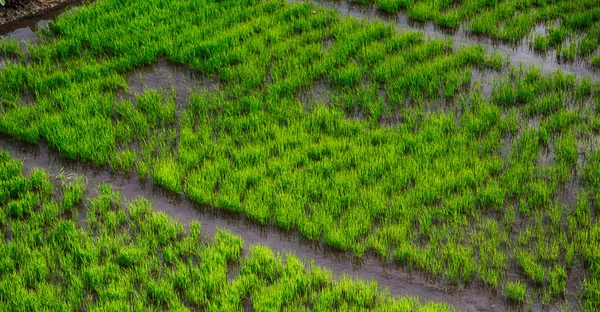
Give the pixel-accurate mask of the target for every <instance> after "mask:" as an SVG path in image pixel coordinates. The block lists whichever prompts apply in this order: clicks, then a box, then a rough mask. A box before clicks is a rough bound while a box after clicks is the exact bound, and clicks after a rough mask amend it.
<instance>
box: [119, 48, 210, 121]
mask: <svg viewBox="0 0 600 312" xmlns="http://www.w3.org/2000/svg"><path fill="white" fill-rule="evenodd" d="M127 84H128V85H129V89H128V90H127V91H128V92H127V93H128V96H130V97H132V96H134V95H136V94H140V93H142V92H144V91H146V90H149V89H152V90H161V91H163V92H166V93H167V94H170V95H172V96H173V97H174V100H175V102H176V103H177V107H178V110H180V109H182V108H184V107H185V106H187V105H188V104H189V99H190V96H191V94H193V93H199V92H204V91H206V92H212V91H215V90H217V89H219V88H220V83H219V81H218V80H217V79H212V78H208V77H204V76H203V75H201V74H200V73H198V72H197V71H194V70H191V69H190V68H189V66H185V65H179V64H175V63H173V62H169V61H167V60H164V59H161V60H158V61H157V62H155V63H154V64H153V65H150V66H146V67H142V68H139V69H136V70H133V71H131V72H129V73H128V74H127Z"/></svg>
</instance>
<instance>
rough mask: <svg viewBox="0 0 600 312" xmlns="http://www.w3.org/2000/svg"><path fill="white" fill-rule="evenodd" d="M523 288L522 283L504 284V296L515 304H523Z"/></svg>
mask: <svg viewBox="0 0 600 312" xmlns="http://www.w3.org/2000/svg"><path fill="white" fill-rule="evenodd" d="M525 288H526V287H525V284H523V283H522V282H509V283H506V289H505V290H506V296H507V297H508V299H510V300H512V301H514V302H516V303H523V301H524V300H525Z"/></svg>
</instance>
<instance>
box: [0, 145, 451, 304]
mask: <svg viewBox="0 0 600 312" xmlns="http://www.w3.org/2000/svg"><path fill="white" fill-rule="evenodd" d="M22 168H23V165H22V163H20V162H19V161H16V160H13V159H11V156H10V154H8V153H6V152H3V151H1V152H0V181H2V183H1V185H0V194H2V196H1V198H0V235H1V236H2V240H0V251H1V252H0V254H1V256H0V272H1V274H0V307H1V309H2V310H11V311H32V310H36V311H37V310H83V309H86V310H117V309H123V310H157V309H160V310H162V309H169V310H178V311H186V310H198V309H205V310H208V311H234V310H240V311H241V310H242V309H243V307H244V306H245V305H248V304H249V305H251V306H252V307H253V310H256V311H282V310H284V311H306V310H309V309H310V310H318V311H327V310H333V309H340V310H353V311H354V310H356V311H359V310H361V311H362V310H372V309H378V310H386V311H391V310H394V311H431V310H435V311H440V310H446V311H449V310H450V307H448V306H446V305H441V304H433V303H426V304H421V303H420V302H419V300H418V299H417V298H391V297H390V296H389V294H388V293H386V292H385V291H383V290H380V289H378V287H377V284H375V283H372V282H371V283H367V282H364V281H361V280H355V279H351V278H348V277H346V276H344V277H343V278H342V279H340V280H333V279H332V273H331V272H330V271H328V270H326V269H323V268H320V267H317V266H315V265H314V264H311V263H305V262H303V261H301V260H299V259H297V258H296V257H294V256H293V255H291V254H287V255H281V254H274V253H273V251H272V250H270V249H269V248H268V247H264V246H260V245H254V246H250V247H249V249H248V251H247V252H246V254H245V255H242V252H243V249H244V242H243V240H242V239H241V238H239V237H236V236H234V235H231V234H228V233H227V232H226V231H225V230H217V232H216V234H215V236H214V238H213V239H212V241H210V240H207V239H206V238H204V237H202V235H201V224H200V223H198V222H192V223H191V224H190V226H189V229H184V227H183V225H182V224H181V223H179V222H178V221H176V220H174V219H172V218H170V217H168V216H166V215H164V214H162V213H159V212H155V211H153V209H152V206H151V204H150V203H149V202H148V201H147V200H146V199H144V198H136V199H131V200H128V199H127V200H126V199H122V198H121V196H120V194H119V192H118V190H114V189H112V188H111V187H110V186H108V185H106V184H103V185H100V186H99V188H98V189H97V190H96V192H97V194H96V195H94V196H86V197H84V196H82V195H81V194H82V193H81V192H82V191H83V189H84V188H85V184H83V182H82V180H81V177H60V176H59V177H56V178H55V177H51V176H49V175H48V174H47V173H46V172H45V171H44V170H41V169H35V170H33V171H31V172H29V173H28V176H24V175H23V173H22V171H23V169H22ZM73 194H75V195H73ZM73 196H75V197H73ZM61 197H62V199H61V200H57V198H61ZM81 219H84V220H85V221H84V223H83V224H81V222H80V221H78V220H81ZM236 267H238V271H235V268H236Z"/></svg>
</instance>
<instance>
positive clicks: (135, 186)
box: [0, 0, 600, 311]
mask: <svg viewBox="0 0 600 312" xmlns="http://www.w3.org/2000/svg"><path fill="white" fill-rule="evenodd" d="M80 3H81V1H72V2H69V3H68V5H66V6H62V7H60V8H56V9H54V10H51V11H48V12H44V13H43V14H41V15H39V16H36V17H32V18H28V19H24V20H20V21H18V22H15V23H11V24H8V25H3V26H0V36H2V37H10V38H14V39H17V40H22V41H28V42H31V43H35V42H36V41H37V34H36V30H37V29H41V28H44V27H47V25H48V24H49V23H50V21H51V19H52V18H54V17H55V16H57V15H60V14H61V13H62V12H64V11H65V10H68V9H72V8H73V6H74V5H79V4H80ZM315 3H318V4H320V5H323V6H326V7H330V8H334V9H337V10H338V11H339V12H340V13H341V14H342V15H350V16H354V17H358V18H365V19H369V20H375V19H379V20H382V21H384V22H386V23H393V24H394V25H395V26H396V27H397V29H398V30H399V31H402V30H403V29H413V30H414V29H417V30H420V31H422V32H423V33H424V35H425V36H426V37H443V38H445V37H448V36H450V37H451V38H452V39H453V40H454V44H455V45H456V46H457V47H458V46H461V45H468V44H480V45H482V46H484V47H486V49H487V50H488V52H493V51H498V52H500V53H503V54H505V55H507V56H508V57H509V59H510V63H511V64H512V65H516V66H518V65H519V64H523V65H524V66H531V65H535V66H538V67H540V68H542V69H543V70H544V71H554V70H562V71H565V72H570V73H574V74H576V75H584V76H590V77H592V78H594V79H595V80H597V79H600V73H599V72H597V71H594V70H593V69H592V68H591V67H589V66H587V65H585V64H584V63H583V62H575V63H564V64H563V63H559V62H557V60H556V59H555V58H554V57H544V56H541V55H538V54H536V53H535V52H534V51H532V50H531V49H530V48H529V46H528V44H527V41H526V39H523V40H522V41H521V43H520V44H519V45H516V46H512V45H508V44H504V43H495V42H491V41H490V40H489V39H483V38H479V37H473V36H470V35H469V34H468V32H467V31H466V30H465V29H464V27H462V26H461V27H460V28H459V29H458V30H456V31H453V32H452V33H448V31H447V30H443V29H440V28H438V27H436V26H434V25H433V24H432V23H414V22H412V21H410V20H409V19H408V18H407V16H406V15H404V14H394V15H390V14H386V13H383V12H381V11H379V10H378V9H377V8H375V6H356V5H353V4H350V3H348V2H345V1H331V0H324V1H323V0H319V1H315ZM22 47H24V48H25V47H26V46H25V45H22ZM0 62H1V61H0ZM1 67H2V65H1V64H0V68H1ZM141 75H143V80H140V79H139V77H140V76H141ZM193 75H194V73H192V72H191V71H190V70H189V69H187V68H181V67H177V68H176V67H174V66H173V65H172V64H170V63H169V62H165V61H161V62H159V63H157V64H155V65H153V66H151V67H149V68H144V69H140V70H139V71H135V73H133V74H132V75H130V77H129V78H130V79H129V85H130V86H131V87H132V88H131V89H132V90H131V91H133V92H136V91H138V92H139V91H141V89H143V88H161V89H166V88H174V89H175V91H176V94H177V99H176V100H177V102H178V103H179V102H187V99H188V97H187V96H186V94H189V92H190V90H191V89H196V87H199V86H204V87H206V86H207V83H208V84H209V86H208V87H209V89H211V87H218V82H216V81H213V82H202V83H201V84H198V81H197V80H195V79H194V77H191V76H193ZM180 97H181V98H180ZM0 149H2V150H6V151H8V152H10V153H11V154H12V155H13V157H15V158H18V159H20V160H22V161H23V162H24V167H25V169H26V170H31V169H32V168H35V167H38V168H43V169H46V170H47V171H48V172H49V173H59V172H62V173H66V174H77V175H81V176H84V177H85V179H86V181H87V183H88V192H90V191H95V187H96V186H97V185H98V184H100V183H108V184H110V185H111V186H112V187H115V188H117V189H118V190H120V192H121V195H122V196H123V197H124V198H126V199H133V198H135V197H139V196H143V197H146V198H148V199H149V200H150V201H152V202H153V203H154V208H155V209H156V210H158V211H162V212H164V213H167V214H169V215H170V216H172V217H174V218H177V219H178V220H180V221H181V222H182V223H183V224H184V225H187V224H189V223H190V222H191V221H193V220H198V221H200V222H201V223H202V231H203V235H206V236H208V237H212V236H213V235H214V234H215V231H216V228H221V229H226V230H228V231H229V232H231V233H232V234H235V235H238V236H240V237H242V238H243V239H244V242H245V243H246V245H249V244H263V245H267V246H269V247H270V248H272V249H273V250H274V251H276V252H281V253H287V252H290V253H293V254H295V255H296V256H297V257H299V258H304V259H306V260H309V261H310V260H314V262H315V264H316V265H318V266H322V267H325V268H327V269H329V270H330V271H332V272H333V273H334V276H336V277H340V276H342V274H346V275H348V276H352V277H359V278H362V279H364V280H371V281H375V282H377V283H378V284H379V286H380V287H381V288H387V289H389V291H390V293H391V295H393V296H418V297H419V298H420V299H421V300H428V301H435V302H446V303H448V304H450V305H451V306H453V307H454V308H456V309H459V310H463V311H503V310H506V309H508V308H510V307H509V306H507V304H506V302H505V301H504V299H502V297H501V296H500V295H499V294H498V293H497V291H488V290H486V289H484V287H483V286H481V285H480V284H479V283H477V282H475V283H473V284H472V285H471V286H469V287H467V288H466V289H462V290H458V289H454V288H452V287H444V286H441V287H440V286H436V285H435V283H434V282H430V281H429V280H428V279H427V278H426V277H423V276H421V275H420V274H419V273H418V271H414V272H408V271H406V270H403V269H402V268H400V267H398V266H397V265H396V264H386V263H383V262H382V261H381V260H380V259H379V258H378V257H376V256H373V255H369V254H367V255H366V256H364V257H363V258H362V259H357V258H355V257H353V256H352V255H351V253H344V252H338V251H335V250H332V249H331V248H329V247H327V246H326V245H324V244H323V243H322V242H313V241H309V240H307V239H304V238H302V237H301V236H299V235H298V234H297V233H295V232H287V231H284V230H281V229H278V228H277V227H275V226H267V227H265V226H261V225H259V224H258V223H256V222H253V221H251V220H248V219H246V218H245V217H244V216H242V215H239V214H233V213H228V212H226V211H224V210H220V209H216V208H213V207H208V206H202V205H199V204H197V203H194V202H192V201H191V200H189V199H188V198H187V197H186V196H185V195H183V194H174V193H172V192H168V191H165V190H163V189H162V188H160V187H157V186H154V185H152V183H151V182H150V181H146V180H140V179H138V178H137V176H135V175H123V174H116V173H114V172H112V171H111V170H110V169H109V168H108V167H106V166H102V167H100V166H93V165H88V164H84V163H82V162H80V161H73V160H69V159H66V158H64V157H61V156H60V155H58V153H57V152H56V151H55V150H53V149H51V148H49V147H48V146H47V145H46V144H44V143H42V144H40V145H31V144H27V143H23V142H19V141H17V140H15V139H12V138H9V137H6V136H2V135H0ZM568 299H569V300H568V302H569V304H570V305H571V306H569V307H567V308H568V309H569V310H577V306H576V304H577V301H576V299H575V298H568ZM530 308H532V309H533V310H541V309H542V306H541V305H540V306H533V307H530ZM554 308H556V307H551V308H550V309H554Z"/></svg>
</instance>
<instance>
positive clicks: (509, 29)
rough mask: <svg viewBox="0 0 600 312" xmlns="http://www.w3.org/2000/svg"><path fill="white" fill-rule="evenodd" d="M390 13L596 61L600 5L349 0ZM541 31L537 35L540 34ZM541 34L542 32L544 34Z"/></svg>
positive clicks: (581, 0) (585, 0)
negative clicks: (398, 13)
mask: <svg viewBox="0 0 600 312" xmlns="http://www.w3.org/2000/svg"><path fill="white" fill-rule="evenodd" d="M349 2H354V3H359V4H372V5H375V6H376V7H377V8H378V9H380V10H382V11H384V12H387V13H397V12H403V13H405V14H406V15H407V16H408V17H409V18H410V19H412V20H415V21H419V22H428V21H431V22H433V23H435V24H436V25H437V26H440V27H443V28H448V29H451V30H456V29H458V28H459V27H460V26H461V25H464V26H465V28H466V29H467V30H468V31H469V32H471V33H473V34H475V35H481V36H485V37H489V38H491V39H499V40H502V41H509V42H513V43H517V42H520V41H521V40H522V39H523V38H527V40H528V41H529V44H530V46H531V47H532V48H533V49H535V50H536V51H539V52H542V53H546V52H548V51H551V50H554V51H555V53H556V57H557V58H558V59H561V60H567V61H574V60H575V58H576V57H577V58H579V57H589V60H590V61H591V63H592V64H595V63H596V62H594V60H595V59H597V55H595V54H597V50H598V43H599V41H600V6H599V5H598V2H597V1H593V0H577V1H509V0H501V1H486V0H469V1H435V0H350V1H349ZM536 28H537V29H539V30H535V29H536ZM540 30H541V31H540Z"/></svg>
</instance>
